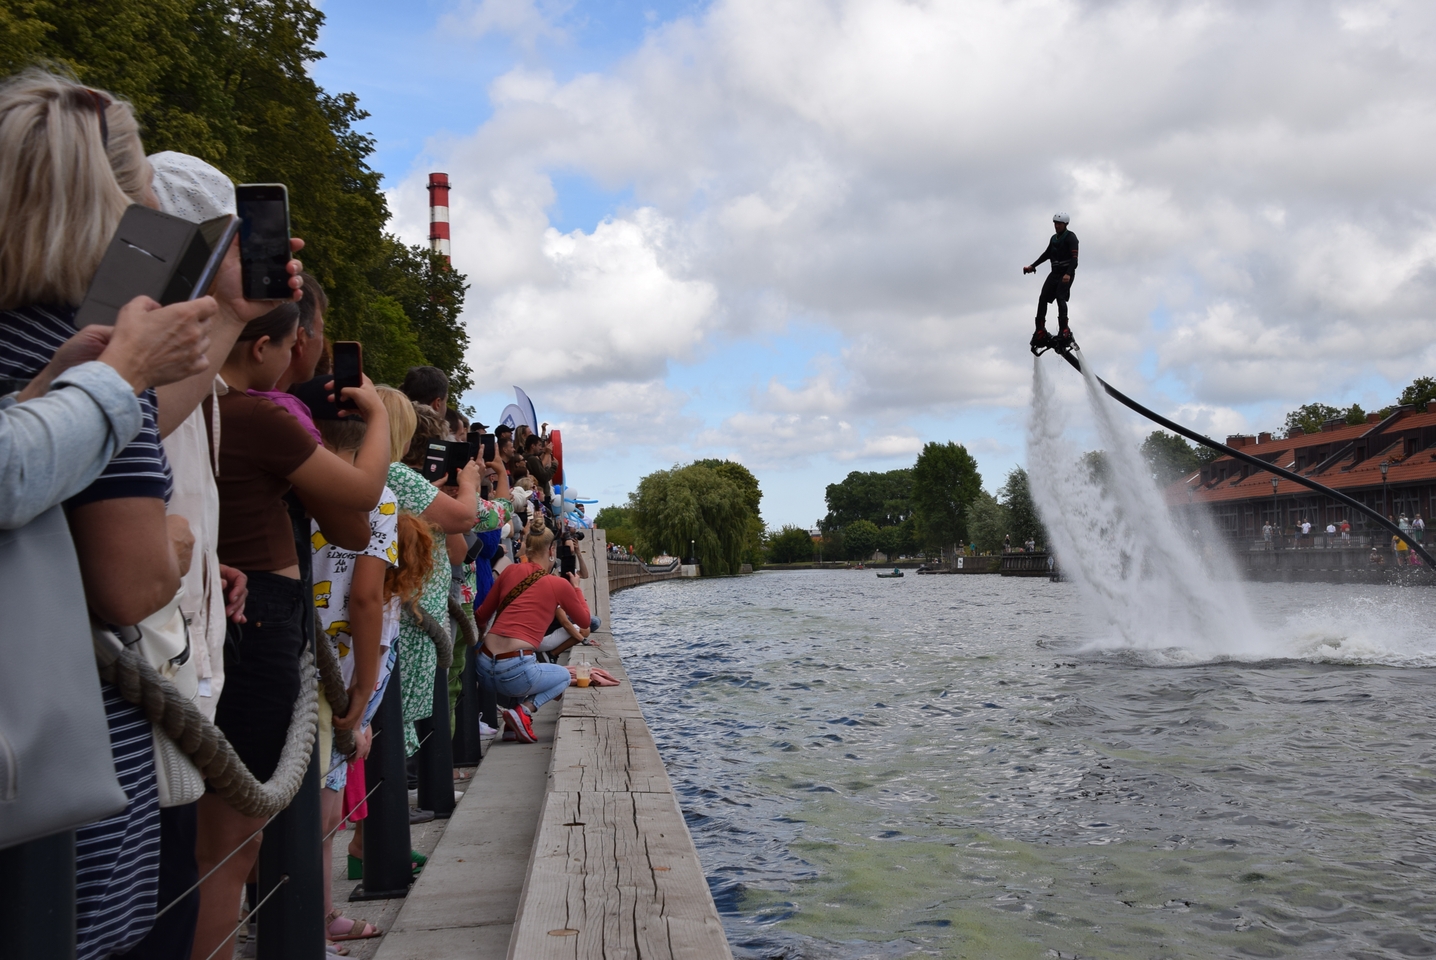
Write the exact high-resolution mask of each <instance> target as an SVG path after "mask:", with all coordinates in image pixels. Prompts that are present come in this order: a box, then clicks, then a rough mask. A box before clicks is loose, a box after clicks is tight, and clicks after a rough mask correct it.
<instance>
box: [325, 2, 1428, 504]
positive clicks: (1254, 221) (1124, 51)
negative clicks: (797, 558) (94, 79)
mask: <svg viewBox="0 0 1436 960" xmlns="http://www.w3.org/2000/svg"><path fill="white" fill-rule="evenodd" d="M322 9H323V10H324V12H325V14H326V17H327V22H326V25H325V27H324V30H323V33H322V34H321V37H320V43H319V47H320V49H321V50H323V51H324V52H325V53H326V54H327V57H326V59H324V60H322V61H319V62H318V63H317V64H315V65H314V68H313V69H314V74H315V76H316V79H317V80H318V81H319V82H320V83H321V84H322V85H323V86H324V87H325V88H326V89H328V90H329V91H331V92H338V91H352V92H354V93H356V94H358V96H359V98H360V104H361V106H363V107H364V109H366V110H368V111H369V112H370V114H371V116H370V117H369V118H368V119H367V120H365V121H363V122H362V123H361V124H360V125H359V129H361V130H364V131H367V132H368V133H370V134H372V135H373V136H374V137H375V138H376V141H377V149H376V152H375V154H374V156H373V158H372V163H373V166H374V167H375V169H377V170H379V171H380V172H382V173H383V174H384V176H385V180H384V185H385V187H386V189H387V192H388V199H389V203H390V208H391V210H392V212H393V214H394V219H393V221H392V222H391V228H392V229H393V230H394V231H395V232H396V233H398V234H399V235H400V236H401V237H403V238H404V239H406V240H408V241H409V242H412V243H423V242H425V238H426V237H427V218H428V212H427V203H428V200H427V193H426V191H425V189H424V185H425V183H426V180H427V175H428V173H429V172H430V171H436V170H437V171H443V172H446V173H448V174H449V176H450V178H451V180H452V182H453V185H454V188H453V191H452V194H451V200H450V204H451V218H452V233H453V261H454V265H455V267H456V268H457V269H459V270H461V271H463V272H464V273H465V274H467V276H468V278H469V281H470V283H471V284H472V287H471V289H470V291H469V294H468V300H467V304H466V308H465V314H464V321H465V323H466V324H467V327H468V330H469V333H470V338H471V349H470V353H469V362H470V364H471V366H472V367H473V369H474V371H475V379H476V382H477V384H478V388H477V389H476V390H475V391H474V392H472V393H471V394H469V395H467V396H466V397H465V398H464V399H465V402H466V403H469V404H471V405H473V406H474V408H475V409H476V410H477V411H478V414H479V419H480V420H483V421H484V422H486V423H490V424H492V422H493V419H494V417H495V416H496V415H497V413H498V411H500V410H501V409H502V407H503V406H504V405H505V404H507V403H509V402H511V401H512V399H513V396H512V391H511V387H512V386H513V385H518V386H520V387H522V388H523V389H524V390H525V391H526V392H527V393H528V394H529V396H530V397H532V398H533V400H534V403H535V405H536V406H537V408H538V413H539V417H540V419H543V420H548V421H551V422H552V423H553V424H554V425H556V426H558V427H560V428H562V430H563V436H564V447H565V464H566V469H567V471H568V472H569V474H570V476H571V480H572V483H573V485H574V487H575V488H576V489H577V490H578V491H579V493H580V494H581V495H582V496H584V497H591V498H594V499H597V500H599V501H600V503H602V504H609V503H622V502H623V501H624V500H625V499H626V498H627V495H628V493H629V492H630V491H631V490H633V489H634V488H635V487H636V485H637V482H638V480H639V478H640V477H642V476H643V475H644V474H646V473H649V472H651V471H653V470H657V469H664V468H667V467H671V466H672V465H674V464H676V463H683V462H687V461H690V460H693V459H696V458H700V457H726V458H729V459H733V460H737V461H739V462H742V463H743V464H745V465H747V466H748V467H749V468H750V469H751V470H752V471H753V472H754V473H755V474H756V475H757V477H758V479H759V481H760V483H761V486H762V489H763V492H764V499H763V515H764V519H765V521H766V522H767V523H768V524H769V526H770V527H778V526H781V525H783V524H789V523H792V524H798V525H802V526H811V525H812V524H813V523H814V522H815V521H816V519H817V518H818V517H820V516H822V515H823V514H824V513H825V506H824V502H823V491H824V488H825V486H826V485H827V484H829V483H833V482H836V481H838V480H841V479H842V478H843V477H844V476H845V475H846V474H847V473H848V472H849V471H851V470H890V469H894V468H897V467H904V466H910V465H911V464H912V462H913V460H914V458H915V457H916V455H917V453H918V452H919V451H920V450H921V449H922V446H923V444H924V443H927V442H939V443H941V442H947V441H955V442H958V443H961V444H963V445H964V446H966V447H967V449H968V451H969V452H971V453H972V454H973V456H974V457H975V458H976V459H977V462H978V466H979V469H980V470H981V472H982V477H983V482H984V485H985V486H986V487H987V488H988V489H989V490H995V489H996V488H997V487H999V486H1001V484H1002V482H1003V479H1004V477H1005V475H1006V474H1007V472H1008V471H1009V470H1011V469H1012V468H1013V467H1014V466H1017V465H1020V464H1022V463H1023V461H1024V457H1025V434H1026V429H1025V425H1026V420H1027V415H1028V409H1029V405H1030V398H1031V382H1032V363H1033V360H1032V357H1031V355H1030V354H1029V353H1028V350H1027V340H1028V337H1029V336H1030V334H1031V330H1032V318H1033V315H1034V312H1035V307H1036V301H1037V294H1038V290H1039V288H1040V284H1041V278H1042V276H1043V274H1044V273H1045V271H1046V267H1045V266H1044V267H1042V268H1041V271H1042V272H1040V273H1039V274H1038V275H1037V276H1024V275H1023V274H1022V273H1021V267H1022V266H1023V265H1024V264H1027V263H1030V262H1031V261H1032V260H1034V259H1036V258H1037V256H1038V255H1039V254H1040V253H1041V252H1042V251H1043V249H1044V248H1045V246H1046V242H1047V239H1048V237H1049V236H1050V234H1051V232H1052V228H1051V224H1050V221H1051V217H1052V215H1053V214H1054V213H1055V212H1057V211H1064V212H1066V213H1068V214H1070V216H1071V220H1072V223H1071V229H1072V230H1073V232H1074V233H1076V234H1077V236H1078V237H1079V239H1080V240H1081V266H1080V267H1079V269H1078V272H1077V277H1076V280H1075V282H1074V285H1073V289H1072V302H1071V311H1072V329H1073V331H1074V333H1075V334H1076V336H1077V339H1078V341H1079V342H1080V343H1081V345H1082V348H1083V352H1084V355H1085V357H1086V359H1087V360H1088V362H1090V363H1092V364H1094V365H1095V367H1096V370H1097V372H1098V373H1099V374H1100V375H1102V376H1103V377H1105V378H1106V379H1108V380H1109V381H1111V382H1112V383H1113V384H1114V385H1116V386H1118V387H1119V388H1121V389H1123V390H1125V391H1126V392H1127V393H1129V394H1131V395H1132V396H1134V397H1135V398H1136V399H1138V400H1140V401H1142V402H1144V403H1146V404H1148V405H1149V406H1152V407H1154V408H1156V409H1158V410H1160V411H1162V412H1164V413H1166V414H1167V415H1169V416H1171V417H1173V418H1174V419H1177V420H1179V421H1182V422H1184V423H1188V424H1190V425H1191V426H1193V427H1195V428H1197V429H1200V430H1204V431H1206V432H1209V433H1210V434H1212V435H1215V436H1217V437H1218V438H1219V439H1220V438H1222V437H1225V436H1226V435H1227V434H1231V433H1243V432H1256V431H1259V430H1271V429H1274V428H1277V427H1279V426H1280V425H1281V423H1282V422H1283V419H1284V415H1285V413H1286V411H1288V410H1291V409H1294V408H1295V407H1296V406H1298V405H1300V404H1303V403H1309V402H1313V401H1320V402H1325V403H1331V404H1334V405H1339V406H1347V405H1349V404H1351V403H1353V402H1355V403H1360V404H1362V405H1363V406H1364V407H1366V408H1367V409H1371V408H1379V407H1381V406H1384V405H1386V404H1389V403H1392V402H1394V400H1395V397H1396V395H1397V394H1398V393H1399V392H1400V390H1401V388H1402V387H1403V386H1405V385H1406V384H1408V383H1410V382H1411V380H1412V379H1414V378H1415V377H1417V376H1421V375H1429V374H1433V373H1436V369H1433V368H1436V319H1433V317H1432V311H1431V309H1430V308H1431V305H1432V296H1433V293H1436V178H1433V169H1436V153H1433V150H1432V147H1433V146H1436V82H1433V81H1436V44H1433V42H1432V41H1433V39H1436V4H1429V3H1427V4H1422V3H1403V2H1394V0H1393V2H1388V0H1371V2H1320V0H1305V2H1290V3H1282V2H1261V3H1252V2H1230V3H1228V2H1206V3H1203V2H1176V0H1166V2H1155V0H1154V2H1121V0H1093V2H1055V0H1051V2H1048V0H1014V2H990V0H966V2H956V0H951V2H947V0H927V2H911V0H909V2H901V0H826V2H824V0H714V2H708V3H702V2H670V3H629V2H624V0H603V2H592V3H589V2H582V0H573V2H540V0H479V2H472V0H407V2H405V3H403V4H395V3H392V2H380V0H323V2H322ZM1049 324H1050V325H1051V326H1053V327H1055V323H1054V322H1053V321H1052V320H1051V319H1049ZM1045 360H1046V361H1047V362H1052V363H1058V362H1060V361H1058V360H1056V359H1055V358H1053V357H1050V356H1049V357H1047V358H1045ZM1059 376H1062V375H1061V374H1059ZM1060 382H1061V384H1062V390H1063V391H1064V393H1063V396H1064V398H1065V399H1068V400H1069V401H1071V402H1073V403H1078V402H1081V399H1080V397H1081V394H1080V383H1079V381H1078V378H1077V377H1076V376H1075V375H1070V376H1063V379H1062V380H1061V381H1060ZM485 414H489V415H490V416H489V417H487V418H486V416H485ZM1149 427H1150V425H1149V424H1144V423H1142V422H1139V421H1137V420H1135V418H1134V419H1133V421H1132V423H1131V430H1132V437H1133V442H1137V441H1138V440H1140V438H1141V437H1142V436H1144V435H1145V433H1146V432H1148V429H1149ZM1093 444H1094V445H1095V440H1094V441H1093Z"/></svg>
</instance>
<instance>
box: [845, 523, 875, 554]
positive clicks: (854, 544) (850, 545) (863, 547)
mask: <svg viewBox="0 0 1436 960" xmlns="http://www.w3.org/2000/svg"><path fill="white" fill-rule="evenodd" d="M881 535H882V531H881V530H880V529H879V528H878V525H877V524H876V523H873V522H872V521H871V520H854V521H853V522H852V523H850V524H848V525H846V526H845V527H843V549H844V550H845V551H847V554H848V559H850V560H867V559H868V558H869V557H871V556H872V555H873V551H874V550H876V549H877V548H878V538H879V537H880V536H881Z"/></svg>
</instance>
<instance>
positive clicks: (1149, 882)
mask: <svg viewBox="0 0 1436 960" xmlns="http://www.w3.org/2000/svg"><path fill="white" fill-rule="evenodd" d="M1227 589H1229V590H1232V591H1236V590H1239V589H1240V587H1239V586H1238V585H1235V584H1229V585H1228V586H1227ZM1246 592H1247V598H1246V606H1247V607H1248V608H1249V609H1250V612H1251V617H1252V618H1253V620H1254V621H1255V624H1256V630H1257V632H1258V633H1260V634H1261V636H1260V637H1253V638H1251V641H1252V642H1251V643H1250V644H1247V643H1245V642H1244V639H1243V638H1242V637H1240V636H1233V637H1230V638H1228V642H1227V643H1225V644H1222V645H1221V646H1222V648H1223V652H1222V653H1220V654H1213V653H1211V652H1210V649H1211V645H1210V644H1207V643H1204V644H1202V645H1198V646H1195V647H1194V649H1188V648H1186V647H1184V646H1181V645H1173V646H1165V647H1163V646H1155V647H1149V648H1148V647H1143V646H1141V645H1140V644H1134V643H1133V641H1132V639H1131V637H1130V636H1128V635H1125V634H1123V633H1120V632H1116V631H1114V629H1113V627H1112V625H1111V624H1110V622H1109V621H1108V620H1106V619H1103V618H1100V617H1097V616H1094V615H1089V614H1087V613H1086V612H1084V611H1086V610H1089V609H1091V604H1090V603H1084V602H1083V601H1082V600H1081V598H1080V597H1079V594H1078V588H1077V587H1076V586H1075V585H1074V584H1071V583H1049V582H1048V581H1047V580H1045V579H1017V578H1004V577H997V576H914V575H912V574H911V573H909V575H908V576H907V577H905V578H904V579H902V580H879V579H877V578H876V577H875V576H874V575H873V572H872V571H852V572H849V571H805V572H783V573H760V574H757V575H754V576H749V577H742V578H732V579H715V580H699V581H668V582H664V583H657V584H653V585H650V586H645V587H641V588H638V589H634V590H629V591H624V592H621V593H618V594H616V595H615V596H614V597H613V600H612V615H613V621H614V632H615V634H616V635H617V637H618V638H619V641H620V643H621V646H622V650H623V654H624V661H625V664H626V666H627V668H628V671H629V675H630V676H631V677H632V679H633V683H634V687H635V691H636V693H637V694H638V698H639V701H640V703H642V704H643V709H644V711H645V714H646V715H647V719H648V722H649V726H650V728H651V729H652V731H653V735H654V737H655V738H656V740H657V742H658V748H659V750H660V752H661V753H662V755H663V758H664V761H665V763H666V764H667V767H668V771H669V775H670V776H671V777H672V779H673V783H674V786H675V788H676V789H677V791H678V794H679V799H680V803H681V804H682V806H683V808H684V812H685V814H686V816H687V818H688V823H689V828H690V830H691V831H692V833H693V838H694V840H695V842H696V843H697V846H698V852H699V855H700V857H701V858H702V861H703V864H704V869H705V872H706V874H707V876H708V878H709V883H710V886H711V888H712V890H713V895H714V899H715V900H716V902H717V904H718V909H719V911H720V912H721V913H722V915H723V920H724V924H725V925H726V929H727V933H728V938H729V941H730V943H732V944H733V947H734V952H735V954H736V955H737V956H739V957H742V958H758V957H762V958H768V957H784V958H796V957H804V958H862V957H881V958H892V957H908V956H940V957H1002V958H1006V957H1053V956H1057V957H1072V956H1076V957H1104V958H1107V957H1112V958H1116V957H1141V958H1154V957H1193V958H1197V957H1200V958H1207V957H1363V958H1364V957H1411V956H1432V955H1436V823H1433V812H1436V807H1433V787H1436V727H1433V723H1432V719H1433V706H1436V671H1433V670H1431V669H1430V667H1432V666H1436V638H1433V637H1432V636H1431V633H1430V624H1431V617H1430V613H1429V611H1430V610H1431V609H1432V604H1433V602H1436V594H1433V593H1431V592H1430V591H1429V590H1424V589H1410V590H1404V591H1403V590H1402V589H1400V588H1395V587H1338V586H1332V585H1286V584H1284V585H1267V586H1248V587H1247V588H1246ZM1153 616H1155V617H1160V616H1161V614H1160V611H1157V612H1156V613H1154V614H1153ZM1243 650H1250V651H1252V652H1251V653H1249V654H1247V653H1243V652H1242V651H1243ZM1258 658H1260V659H1258Z"/></svg>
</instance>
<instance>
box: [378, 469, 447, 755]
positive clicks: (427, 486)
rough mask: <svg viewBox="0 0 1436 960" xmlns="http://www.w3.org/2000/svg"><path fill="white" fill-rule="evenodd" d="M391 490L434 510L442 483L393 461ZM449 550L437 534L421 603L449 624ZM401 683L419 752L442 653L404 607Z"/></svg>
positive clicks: (410, 747)
mask: <svg viewBox="0 0 1436 960" xmlns="http://www.w3.org/2000/svg"><path fill="white" fill-rule="evenodd" d="M389 489H390V490H393V491H394V496H395V497H397V498H398V500H399V507H400V509H402V510H407V511H409V512H410V513H412V514H415V515H417V514H420V513H423V512H424V511H425V510H427V509H429V504H431V503H433V502H434V498H435V497H436V496H438V495H439V489H438V487H435V486H434V485H433V484H432V483H430V482H429V481H427V480H425V479H424V478H423V477H422V476H420V475H419V473H418V472H417V471H416V470H413V469H411V468H409V467H406V466H405V465H404V464H402V463H391V464H389ZM449 579H450V577H449V550H448V547H447V545H446V544H445V541H444V535H443V534H442V533H439V532H437V531H435V533H434V569H433V570H431V571H430V572H429V579H428V580H426V581H425V582H424V592H423V593H422V594H420V596H419V606H420V607H422V608H423V609H424V612H426V613H427V614H428V615H429V616H431V617H433V618H434V619H435V620H437V621H438V622H439V623H442V624H444V625H445V626H446V627H447V625H448V622H449ZM395 649H397V650H398V653H399V682H400V684H401V685H402V688H403V693H404V752H405V754H406V755H408V756H411V757H412V756H413V755H414V754H415V753H417V752H418V750H419V735H418V734H417V733H415V731H414V721H415V720H423V719H426V718H428V717H431V716H433V714H434V671H435V670H437V669H438V667H439V654H438V651H436V650H435V649H434V641H433V640H431V639H430V638H429V635H428V634H427V633H425V632H424V628H423V627H422V626H420V625H419V624H418V623H417V622H415V620H414V618H413V617H411V616H410V615H409V612H408V611H407V610H406V611H404V614H403V616H402V617H401V618H400V620H399V642H398V644H397V645H396V648H395Z"/></svg>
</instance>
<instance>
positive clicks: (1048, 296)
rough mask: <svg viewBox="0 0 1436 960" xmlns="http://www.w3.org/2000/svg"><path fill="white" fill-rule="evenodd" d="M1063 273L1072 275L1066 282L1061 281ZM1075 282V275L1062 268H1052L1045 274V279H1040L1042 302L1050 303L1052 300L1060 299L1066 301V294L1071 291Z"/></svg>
mask: <svg viewBox="0 0 1436 960" xmlns="http://www.w3.org/2000/svg"><path fill="white" fill-rule="evenodd" d="M1064 275H1069V276H1072V280H1071V281H1070V282H1068V283H1063V282H1062V277H1063V276H1064ZM1076 282H1077V277H1076V276H1073V275H1070V274H1066V272H1065V271H1062V270H1053V271H1052V272H1051V273H1049V274H1048V275H1047V279H1046V280H1043V281H1042V302H1043V303H1051V302H1052V301H1053V300H1060V301H1062V302H1063V303H1066V302H1067V296H1068V294H1070V293H1071V292H1072V284H1074V283H1076Z"/></svg>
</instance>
